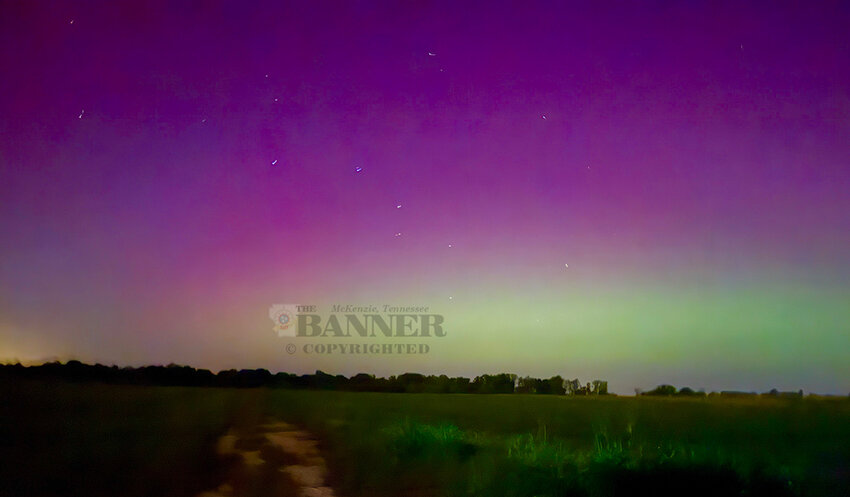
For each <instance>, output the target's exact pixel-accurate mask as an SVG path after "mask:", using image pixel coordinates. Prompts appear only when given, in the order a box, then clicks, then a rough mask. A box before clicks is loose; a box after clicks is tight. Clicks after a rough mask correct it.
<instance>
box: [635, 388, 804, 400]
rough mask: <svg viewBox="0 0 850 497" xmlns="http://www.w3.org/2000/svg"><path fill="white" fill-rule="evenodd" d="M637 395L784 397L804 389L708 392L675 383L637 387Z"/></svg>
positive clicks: (795, 395) (799, 393)
mask: <svg viewBox="0 0 850 497" xmlns="http://www.w3.org/2000/svg"><path fill="white" fill-rule="evenodd" d="M635 394H636V395H648V396H655V397H705V396H722V397H757V396H762V397H783V398H800V397H802V396H803V391H802V390H798V391H796V392H780V391H778V390H776V389H775V388H774V389H773V390H771V391H769V392H765V393H762V394H759V393H757V392H738V391H734V390H723V391H721V392H719V393H718V392H711V393H709V394H706V393H705V391H703V390H699V391H694V390H693V389H691V388H689V387H683V388H681V389H676V387H674V386H673V385H658V386H657V387H655V388H654V389H652V390H649V391H647V392H644V391H641V390H640V389H635Z"/></svg>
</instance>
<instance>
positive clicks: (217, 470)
mask: <svg viewBox="0 0 850 497" xmlns="http://www.w3.org/2000/svg"><path fill="white" fill-rule="evenodd" d="M0 399H2V401H0V495H129V496H135V495H139V496H141V495H158V496H160V495H168V496H172V495H175V496H180V495H194V494H196V493H197V492H198V491H200V490H202V489H207V488H214V487H215V486H216V485H217V483H219V482H220V481H219V479H220V478H221V474H222V462H221V461H218V460H217V459H216V458H215V457H214V456H213V443H214V442H215V440H216V438H217V437H218V436H219V435H220V434H221V433H223V432H224V431H225V430H226V429H227V427H229V426H233V425H237V426H238V425H244V426H251V425H252V424H253V423H257V422H259V421H260V420H261V419H262V418H263V417H264V416H271V417H276V418H281V419H284V420H287V421H290V422H293V423H297V424H299V425H301V426H303V427H305V428H307V429H309V430H310V431H312V432H313V433H314V434H316V435H317V436H318V437H319V438H320V439H321V440H322V449H323V450H324V451H325V453H326V456H327V458H328V460H329V464H330V465H331V471H332V474H331V483H332V484H334V486H335V487H336V488H337V489H338V490H339V493H340V495H343V496H347V497H358V496H391V495H392V496H397V495H413V496H417V495H419V496H547V495H548V496H620V495H628V496H632V495H653V496H672V495H676V496H679V495H695V496H700V495H705V496H708V495H711V496H743V495H749V496H761V495H763V496H783V495H795V496H796V495H799V496H816V497H817V496H825V497H832V496H846V495H850V471H848V462H850V402H848V401H846V400H809V399H801V400H786V399H735V400H730V399H648V398H637V399H636V398H567V397H549V396H526V395H504V396H501V395H430V394H379V393H346V392H315V391H283V390H266V389H250V390H237V389H211V388H210V389H207V388H165V387H122V386H105V385H75V384H68V383H42V382H13V383H0Z"/></svg>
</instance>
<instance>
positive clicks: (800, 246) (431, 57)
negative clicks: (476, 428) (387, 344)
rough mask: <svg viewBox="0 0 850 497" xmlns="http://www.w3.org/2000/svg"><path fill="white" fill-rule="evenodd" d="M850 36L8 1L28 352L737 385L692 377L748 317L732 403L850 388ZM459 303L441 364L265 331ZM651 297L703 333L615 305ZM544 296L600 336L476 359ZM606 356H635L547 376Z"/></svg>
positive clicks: (672, 11) (407, 9) (691, 11)
mask: <svg viewBox="0 0 850 497" xmlns="http://www.w3.org/2000/svg"><path fill="white" fill-rule="evenodd" d="M848 28H850V8H848V6H847V4H846V3H827V2H807V3H799V2H795V3H781V2H778V3H772V4H770V5H768V4H764V3H753V4H748V5H744V4H742V3H741V2H728V3H716V2H713V3H707V2H706V3H701V2H687V3H685V2H681V3H674V2H655V3H651V2H635V3H632V4H626V5H617V6H605V7H603V6H602V5H601V4H599V3H570V2H552V3H540V4H536V5H528V4H526V3H524V2H518V3H504V2H479V3H473V2H445V3H430V2H416V3H413V2H397V3H390V2H388V3H384V4H378V3H369V2H334V3H330V2H295V3H288V2H276V1H275V2H195V3H190V2H8V1H2V2H0V69H2V74H3V76H2V77H0V111H2V119H0V359H4V358H7V359H8V358H22V359H24V358H29V359H37V358H44V357H53V356H58V357H63V358H66V357H71V356H73V357H79V358H82V359H84V360H100V361H103V362H109V363H112V362H117V363H122V364H123V363H134V364H138V363H151V362H163V363H165V362H172V361H173V362H179V363H190V364H193V365H197V366H203V367H210V368H213V369H218V368H221V367H269V368H270V369H288V370H303V371H311V370H312V369H315V367H318V366H321V367H323V368H325V369H326V370H331V371H332V372H342V373H353V372H357V371H358V370H373V371H375V372H378V373H383V374H396V373H400V372H404V370H406V369H411V370H412V369H417V370H420V371H422V372H438V373H439V372H444V371H445V372H448V373H450V374H477V373H481V372H485V371H488V370H490V371H499V370H507V369H512V370H514V371H515V372H517V373H520V374H522V373H525V372H528V373H533V374H539V375H551V374H564V375H565V376H567V375H571V376H573V375H575V374H578V373H583V374H586V375H597V376H604V377H607V378H610V379H611V380H612V381H614V382H616V381H617V380H618V379H619V380H620V381H622V383H621V385H620V386H621V389H622V390H629V389H630V388H631V386H632V385H631V384H630V383H628V381H627V380H629V377H630V376H635V375H636V376H637V380H636V381H638V382H639V383H640V382H656V381H667V382H677V381H679V378H681V379H682V381H691V382H693V385H692V386H695V387H699V386H701V385H705V386H708V387H709V388H711V387H714V386H718V387H722V386H727V385H729V383H730V382H731V380H730V378H733V377H732V376H730V377H724V376H721V377H717V375H716V372H712V371H709V369H710V368H709V367H708V366H704V365H702V366H688V365H687V364H688V363H690V364H702V363H700V360H704V361H705V364H710V363H711V361H713V360H714V359H715V358H717V357H728V356H729V352H730V351H733V350H740V344H736V343H735V342H734V340H733V339H732V338H731V336H725V335H723V336H719V335H718V336H715V338H714V339H713V340H714V341H713V342H712V343H713V347H714V348H711V349H710V350H711V352H710V353H709V352H702V351H700V350H691V349H690V348H689V346H688V345H687V344H688V343H691V340H692V339H693V337H694V335H692V334H693V333H696V332H695V331H693V330H694V329H697V328H699V327H700V326H708V325H707V324H706V323H705V320H704V319H703V320H701V321H700V322H696V321H693V322H692V321H691V320H696V319H697V318H694V317H689V316H697V315H701V316H704V315H711V314H712V311H711V306H712V305H720V304H718V303H719V302H721V301H723V302H725V300H724V299H726V298H729V299H730V301H740V298H739V297H740V296H741V295H747V296H748V297H747V299H749V300H746V301H745V302H744V304H745V305H747V306H749V307H748V308H747V309H746V310H744V311H741V316H743V315H745V314H749V315H750V316H749V317H747V318H743V317H741V318H740V319H739V318H738V317H736V315H732V314H729V315H727V316H725V317H724V318H723V319H722V320H721V321H719V322H718V323H717V325H718V326H724V327H727V328H729V327H732V328H735V329H738V328H736V326H740V329H741V330H757V331H754V332H753V333H754V334H753V335H752V336H749V338H747V341H746V343H747V347H749V348H747V349H746V350H749V351H750V353H749V355H747V354H743V355H742V356H741V357H739V358H737V359H736V360H735V361H733V364H731V365H730V366H729V367H730V368H731V370H734V371H737V372H736V373H735V374H736V375H738V376H735V377H734V379H735V381H740V382H741V383H740V385H737V384H736V385H735V386H740V387H741V388H759V387H762V386H763V385H767V384H769V383H770V382H773V383H770V384H777V383H782V382H786V383H787V384H788V385H789V387H795V386H796V385H798V384H799V383H800V382H803V383H805V385H804V386H806V387H808V388H813V389H821V390H831V391H832V390H841V389H847V388H850V384H847V382H846V380H840V379H837V378H840V377H845V378H846V377H847V376H848V375H847V373H848V372H850V371H848V368H847V366H846V365H843V361H842V360H841V356H842V355H844V356H845V357H846V353H847V350H848V349H845V350H844V351H843V352H839V351H837V350H836V348H841V347H844V346H850V343H848V341H847V340H846V339H844V338H842V337H844V336H847V335H848V334H850V333H848V329H847V326H848V320H847V318H850V316H848V313H847V311H846V310H844V307H843V305H841V304H840V302H842V301H843V299H844V298H845V297H848V293H850V292H848V284H847V279H846V278H847V276H848V275H850V263H848V259H847V254H848V253H850V250H848V249H850V195H848V193H847V192H848V191H849V190H848V188H850V146H848V144H850V36H848V34H847V33H848ZM275 161H276V162H275ZM357 168H362V169H361V170H360V171H359V172H358V171H357ZM399 204H400V205H401V206H402V207H401V208H397V205H399ZM397 233H401V235H400V236H396V234H397ZM450 244H451V245H452V247H451V248H449V245H450ZM565 263H569V266H570V267H569V272H568V273H566V274H565V273H564V270H565V267H564V264H565ZM565 278H569V280H565ZM647 288H652V289H653V290H652V292H650V293H647V294H646V295H644V294H643V293H641V292H643V291H644V290H646V289H647ZM689 290H692V291H694V292H696V293H694V294H693V295H694V296H695V297H694V299H693V300H689V301H688V302H679V303H676V302H678V301H676V298H679V297H681V296H682V295H683V294H687V295H690V294H688V293H687V292H688V291H689ZM703 291H704V292H705V295H703V294H702V293H700V292H703ZM448 296H452V297H453V298H452V302H451V305H452V306H454V308H453V310H452V312H453V313H454V314H452V316H453V317H454V322H455V323H457V324H458V327H459V328H460V326H459V325H460V323H463V324H464V326H463V327H462V329H457V330H456V334H457V335H461V336H463V334H464V333H466V337H467V339H468V340H469V342H468V343H467V342H463V341H458V342H453V343H452V344H451V348H452V351H453V352H451V353H450V352H449V351H448V349H447V350H445V351H440V350H436V351H435V353H434V356H433V357H429V358H426V359H422V358H420V359H417V360H418V361H420V362H413V363H410V364H408V363H404V362H395V363H374V364H373V363H369V362H363V363H358V362H356V361H355V362H346V361H345V360H341V359H340V360H336V359H328V360H324V359H322V360H319V359H316V360H314V359H313V358H290V357H286V355H285V354H284V353H282V352H281V350H280V349H279V348H278V349H277V350H274V351H272V352H270V351H269V350H268V349H269V347H270V345H269V342H267V341H266V340H267V339H268V337H266V336H265V335H263V333H265V332H266V331H268V328H269V325H268V319H267V317H266V315H265V313H266V310H267V307H268V305H270V304H271V303H274V302H336V301H343V302H360V301H378V302H388V301H393V302H397V301H402V302H407V303H425V304H430V305H434V306H441V305H442V306H448V305H449V302H448V301H447V300H446V299H447V297H448ZM485 296H486V299H485V298H484V297H485ZM597 296H598V297H599V299H596V298H595V297H597ZM732 296H734V297H732ZM697 297H699V298H697ZM581 298H584V299H587V300H588V301H591V300H592V301H593V302H600V301H604V306H603V304H597V305H599V306H601V307H600V312H599V313H598V315H596V314H594V315H593V316H592V317H581V318H580V319H579V318H578V317H576V315H575V314H573V315H570V314H569V313H570V312H572V311H569V310H566V311H565V310H564V306H563V305H561V304H559V303H558V302H576V299H581ZM637 298H646V299H648V300H647V302H646V303H645V304H646V305H647V306H649V308H652V309H655V308H656V307H657V308H662V307H664V306H665V305H666V304H665V303H666V302H673V304H671V305H678V306H680V311H677V314H675V315H670V316H668V317H669V319H668V320H666V321H664V322H659V323H653V322H652V321H651V319H652V318H651V316H652V315H657V313H656V312H655V311H651V310H649V309H647V311H646V315H633V314H629V313H627V314H626V315H625V316H626V317H622V318H621V319H620V320H616V319H614V318H611V317H610V315H611V313H608V311H605V312H602V310H601V309H602V308H603V307H604V308H605V309H613V310H614V311H612V312H614V314H616V310H617V309H621V310H622V309H626V308H629V309H631V308H633V307H634V306H636V300H635V299H637ZM741 298H743V297H741ZM482 299H483V300H482ZM600 299H601V300H600ZM479 300H480V301H479ZM473 302H476V303H473ZM519 302H523V304H522V306H525V307H524V308H529V307H528V306H529V305H530V306H531V307H530V311H529V313H530V314H529V315H533V316H542V317H543V323H545V322H546V319H547V318H549V322H550V323H561V324H563V323H565V322H567V321H569V322H571V323H573V324H575V325H576V326H578V324H581V326H582V327H587V329H585V328H582V329H577V328H569V329H565V328H564V327H563V326H560V325H557V324H552V325H551V326H545V325H544V324H541V325H540V328H539V329H538V328H535V331H534V333H536V334H537V335H535V336H539V337H542V340H543V343H544V345H540V344H538V345H534V343H536V342H537V341H536V340H529V343H522V342H517V343H516V344H514V345H513V347H519V350H522V351H525V353H526V355H524V356H522V357H528V359H527V360H526V359H522V360H520V359H518V358H517V357H515V356H509V355H507V354H506V352H505V351H504V350H502V348H504V347H507V346H506V345H505V346H504V347H494V348H493V351H492V352H487V351H486V350H484V349H480V348H468V347H473V345H474V344H475V343H487V341H488V340H489V338H487V337H492V336H493V335H494V334H495V336H499V337H508V336H510V333H511V332H512V331H511V329H509V328H507V327H505V325H504V323H503V322H501V321H499V320H498V319H497V317H496V315H497V314H498V312H494V313H488V312H485V311H484V309H487V308H492V309H520V308H523V307H522V306H521V305H520V304H519ZM812 302H817V303H818V305H817V306H815V307H816V308H815V307H813V305H812ZM465 303H466V304H465ZM565 305H567V304H565ZM724 305H725V304H724ZM729 305H732V304H731V303H730V304H729ZM464 306H466V307H464ZM488 306H489V307H488ZM653 306H654V307H653ZM567 307H568V305H567ZM635 308H636V307H635ZM789 309H790V311H789ZM446 312H447V313H449V311H448V310H447V311H446ZM623 312H625V311H623ZM635 312H639V311H635ZM789 312H790V314H789ZM480 313H484V314H486V315H487V316H490V317H485V318H482V319H478V316H479V315H481V314H480ZM571 316H572V317H571ZM753 316H754V317H753ZM507 319H512V318H507ZM522 319H526V318H525V317H524V318H522ZM529 319H530V318H529ZM572 319H574V320H573V321H571V320H572ZM447 320H448V316H447ZM565 320H566V321H565ZM575 320H577V321H575ZM636 322H639V323H638V324H635V323H636ZM499 323H501V324H499ZM788 323H791V324H793V325H794V326H796V324H802V325H804V326H803V327H805V326H810V325H811V326H813V328H812V329H808V328H806V330H808V331H803V330H802V329H801V328H800V327H796V328H795V327H794V326H791V325H789V324H788ZM709 324H711V323H709ZM525 325H526V323H525V322H524V321H522V320H517V321H514V322H513V324H512V326H515V327H517V328H523V327H524V326H525ZM656 325H657V326H656ZM709 328H710V326H709ZM588 329H593V330H596V331H593V332H591V331H588ZM650 329H651V330H657V329H663V330H664V331H663V332H658V333H660V334H659V335H658V336H657V337H656V338H657V339H658V343H662V342H663V343H670V340H672V343H674V344H679V345H678V348H676V346H674V347H673V352H671V354H673V355H676V353H678V354H679V357H681V358H684V359H683V360H682V361H681V362H680V361H674V360H672V359H670V357H667V356H666V355H664V354H661V353H660V352H658V350H659V348H658V347H657V346H656V345H654V344H655V343H656V342H653V341H652V340H653V338H652V336H646V335H645V333H646V330H650ZM490 330H495V331H493V333H490V334H489V335H488V334H487V333H489V332H490ZM269 333H271V332H270V331H269ZM588 333H597V335H594V336H604V337H608V338H611V337H617V338H616V340H621V339H623V340H626V341H627V342H628V343H629V344H632V345H629V344H626V345H622V347H623V350H630V349H631V350H635V353H634V355H633V356H630V355H628V354H625V355H624V353H623V352H622V351H620V350H619V349H618V351H617V352H616V353H612V354H608V355H606V352H604V351H602V350H600V351H597V352H594V353H592V354H591V353H589V354H587V355H581V354H577V355H569V354H570V353H567V352H564V354H565V355H566V358H565V359H564V360H561V359H556V358H549V359H545V360H543V359H540V360H538V359H536V358H537V357H538V356H537V355H535V354H537V349H536V348H535V347H540V346H545V348H546V349H547V350H551V349H556V348H557V347H558V346H560V345H563V343H562V342H561V341H560V340H562V339H565V338H564V337H565V336H569V337H571V338H570V339H571V340H572V339H575V340H579V342H581V343H585V342H587V343H589V342H590V340H591V339H592V337H589V335H586V334H588ZM653 333H654V332H653ZM705 333H709V334H710V332H708V331H705ZM260 335H263V336H262V337H260ZM804 336H806V337H809V340H803V339H802V338H803V337H804ZM472 337H478V338H475V339H473V338H472ZM623 337H625V338H623ZM608 338H606V340H607V339H608ZM706 339H707V340H708V338H706ZM547 340H548V342H547ZM646 340H648V341H646ZM715 342H716V343H715ZM500 343H501V344H504V341H500ZM638 343H640V344H645V345H646V348H645V349H640V348H639V347H638V348H637V349H635V348H634V346H633V345H634V344H638ZM559 344H560V345H559ZM272 347H273V346H272ZM277 347H279V344H278V345H277ZM447 347H448V346H447ZM611 347H612V349H616V348H617V347H619V346H615V345H611ZM795 347H796V349H795ZM801 347H802V348H803V349H804V350H800V348H801ZM765 348H769V349H773V348H776V349H777V352H776V355H770V354H768V355H760V354H761V352H763V351H764V350H765ZM567 349H569V348H568V347H567V348H566V349H565V350H567ZM569 350H572V349H569ZM677 351H678V352H677ZM760 351H761V352H760ZM796 352H799V353H800V354H802V356H800V355H799V354H797V355H795V354H796ZM571 353H574V352H571ZM706 354H709V355H706ZM710 354H715V355H714V356H711V355H710ZM733 355H734V354H733ZM795 357H796V359H795ZM293 361H294V362H293ZM299 361H300V362H299ZM323 361H324V362H323ZM783 361H786V362H783ZM571 363H572V364H578V365H579V366H576V369H578V370H579V371H578V372H577V373H575V374H573V373H571V372H570V371H569V368H570V364H571ZM816 363H818V364H820V366H816ZM658 364H661V365H663V366H664V367H661V368H660V369H659V368H658V367H656V366H657V365H658ZM824 364H826V366H823V365H824ZM795 365H796V366H795ZM830 365H831V366H830ZM564 369H567V370H566V371H565V370H564ZM816 370H817V372H816ZM777 371H782V372H781V373H777ZM636 372H637V373H636ZM730 374H731V373H730ZM741 374H743V375H744V376H745V378H744V379H741V376H740V375H741ZM777 375H778V376H777ZM765 378H768V379H765ZM777 378H778V379H777ZM801 378H802V379H801ZM699 382H702V383H701V384H700V383H699ZM641 384H644V383H641ZM635 386H636V385H635ZM644 386H651V385H644Z"/></svg>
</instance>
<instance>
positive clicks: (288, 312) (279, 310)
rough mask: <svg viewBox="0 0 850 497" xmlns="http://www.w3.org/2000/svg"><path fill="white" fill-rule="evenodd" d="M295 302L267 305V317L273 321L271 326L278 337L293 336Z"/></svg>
mask: <svg viewBox="0 0 850 497" xmlns="http://www.w3.org/2000/svg"><path fill="white" fill-rule="evenodd" d="M296 315H297V314H296V309H295V304H272V306H271V307H269V318H270V319H271V320H272V322H273V323H274V327H273V328H272V329H273V330H274V331H276V332H277V336H279V337H294V336H295V316H296Z"/></svg>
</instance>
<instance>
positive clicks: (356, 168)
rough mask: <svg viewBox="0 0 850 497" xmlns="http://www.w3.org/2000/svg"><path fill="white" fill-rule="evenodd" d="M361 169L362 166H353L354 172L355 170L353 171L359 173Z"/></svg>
mask: <svg viewBox="0 0 850 497" xmlns="http://www.w3.org/2000/svg"><path fill="white" fill-rule="evenodd" d="M362 170H363V168H362V167H360V166H357V167H355V168H354V172H355V173H359V172H360V171H362Z"/></svg>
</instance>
